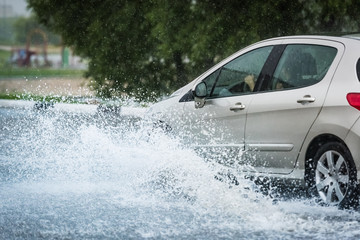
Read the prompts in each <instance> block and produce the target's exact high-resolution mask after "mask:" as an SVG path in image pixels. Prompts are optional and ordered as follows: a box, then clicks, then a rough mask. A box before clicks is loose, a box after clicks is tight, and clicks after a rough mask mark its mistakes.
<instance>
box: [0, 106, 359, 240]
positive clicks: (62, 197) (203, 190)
mask: <svg viewBox="0 0 360 240" xmlns="http://www.w3.org/2000/svg"><path fill="white" fill-rule="evenodd" d="M30 105H31V104H27V107H17V106H6V107H0V239H359V238H360V214H359V211H354V210H353V211H350V210H347V211H345V210H338V209H337V208H335V207H324V206H319V205H317V204H316V203H315V201H314V200H312V199H306V198H304V199H302V198H301V199H288V200H278V201H276V199H273V198H272V197H269V196H266V195H264V194H262V193H260V192H259V191H257V186H255V185H254V184H253V183H252V182H251V181H249V180H246V179H244V178H242V177H241V176H240V175H239V173H237V172H234V171H233V170H232V169H227V168H226V167H224V166H222V165H218V164H215V163H210V162H206V161H204V160H203V159H202V158H200V157H199V156H198V155H196V154H195V152H194V151H193V150H192V149H188V148H186V147H184V146H182V145H181V144H180V142H179V141H178V140H177V139H176V138H171V137H169V136H167V135H164V134H162V133H160V132H158V133H153V134H151V135H149V134H148V133H149V129H147V128H146V127H145V126H143V125H142V123H141V120H139V119H140V118H141V111H137V110H136V109H131V108H129V109H127V110H128V111H129V112H131V114H130V115H131V116H130V117H128V116H126V114H125V112H122V113H121V114H122V115H121V116H122V117H118V116H116V117H114V115H109V114H107V113H98V112H97V111H96V107H94V106H87V105H80V106H79V105H76V106H74V105H63V106H59V107H58V106H55V107H54V108H53V109H49V111H39V110H34V109H33V108H32V107H31V106H30ZM134 115H135V116H136V117H135V118H134V117H133V116H134ZM219 172H231V173H232V174H234V175H235V176H238V175H239V178H238V179H239V185H231V184H229V183H227V182H221V181H219V180H217V179H216V178H215V177H214V176H216V175H217V174H218V173H219Z"/></svg>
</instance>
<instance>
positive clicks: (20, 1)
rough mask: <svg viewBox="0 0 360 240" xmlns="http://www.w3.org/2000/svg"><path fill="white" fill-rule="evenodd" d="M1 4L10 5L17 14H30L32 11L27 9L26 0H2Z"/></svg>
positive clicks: (0, 0)
mask: <svg viewBox="0 0 360 240" xmlns="http://www.w3.org/2000/svg"><path fill="white" fill-rule="evenodd" d="M0 5H10V6H12V7H13V11H14V13H15V14H16V15H22V16H29V15H30V11H29V10H27V8H26V6H27V2H26V0H0Z"/></svg>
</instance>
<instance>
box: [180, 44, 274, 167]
mask: <svg viewBox="0 0 360 240" xmlns="http://www.w3.org/2000/svg"><path fill="white" fill-rule="evenodd" d="M272 48H273V47H272V46H265V47H261V48H256V49H252V50H249V51H247V52H245V53H243V54H241V55H240V56H238V57H236V58H235V59H233V60H231V61H230V62H227V63H225V64H224V65H222V66H220V67H218V68H217V69H215V70H213V71H212V72H211V73H210V74H208V75H206V77H204V78H203V79H202V80H201V81H203V82H205V83H206V86H207V97H206V103H205V105H204V106H203V107H202V108H198V109H195V106H194V102H187V103H185V104H184V112H185V116H184V119H185V124H186V125H190V126H193V128H192V129H193V132H192V133H191V134H189V136H191V139H189V142H191V143H192V144H193V146H194V147H195V148H196V149H197V150H198V151H201V153H203V155H205V156H206V157H208V158H215V160H217V161H221V162H222V163H224V164H233V163H235V162H238V161H239V160H240V157H241V154H242V152H243V150H244V130H245V124H246V112H247V109H248V106H249V105H250V102H251V99H252V97H253V94H252V93H253V91H254V86H255V84H256V82H257V79H258V76H259V75H260V73H261V70H262V68H263V66H264V64H265V62H266V60H267V58H268V57H269V55H270V53H271V51H272ZM245 79H246V80H245Z"/></svg>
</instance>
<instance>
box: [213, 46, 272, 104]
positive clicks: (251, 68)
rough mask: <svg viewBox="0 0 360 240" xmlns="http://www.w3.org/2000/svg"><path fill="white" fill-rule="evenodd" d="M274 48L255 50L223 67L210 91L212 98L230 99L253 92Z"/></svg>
mask: <svg viewBox="0 0 360 240" xmlns="http://www.w3.org/2000/svg"><path fill="white" fill-rule="evenodd" d="M272 48H273V47H272V46H269V47H263V48H259V49H256V50H253V51H251V52H248V53H245V54H244V55H241V56H240V57H238V58H236V59H234V60H233V61H231V62H229V63H227V64H225V65H224V66H222V67H221V68H220V69H219V70H218V71H219V73H217V74H218V76H217V79H216V81H215V86H214V87H212V88H211V90H210V91H211V92H210V97H212V98H217V97H229V96H236V95H242V94H244V93H249V92H252V91H253V90H254V87H255V84H256V81H257V78H258V77H259V74H260V72H261V69H262V68H263V66H264V64H265V61H266V59H267V58H268V56H269V54H270V52H271V50H272ZM208 88H209V85H208Z"/></svg>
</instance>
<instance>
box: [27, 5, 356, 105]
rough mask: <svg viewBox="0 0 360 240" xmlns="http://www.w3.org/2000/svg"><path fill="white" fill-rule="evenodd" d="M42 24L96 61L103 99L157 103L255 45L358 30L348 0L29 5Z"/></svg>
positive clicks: (93, 68)
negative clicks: (282, 38)
mask: <svg viewBox="0 0 360 240" xmlns="http://www.w3.org/2000/svg"><path fill="white" fill-rule="evenodd" d="M28 3H29V7H30V8H31V9H33V10H34V12H35V13H36V15H37V18H38V20H39V21H40V22H41V23H42V24H44V25H45V26H47V27H49V28H50V29H52V30H54V31H55V32H57V33H59V34H60V35H61V36H62V38H63V41H64V43H65V44H66V45H69V46H72V47H74V49H75V51H76V53H77V54H79V55H81V56H83V57H86V58H88V59H89V61H90V62H89V69H88V72H87V76H89V77H92V78H93V79H94V81H93V82H94V86H95V88H96V89H97V91H98V93H99V95H102V96H106V97H110V96H123V95H124V94H126V95H130V96H134V97H136V98H138V99H141V100H143V99H151V100H153V99H155V97H157V96H159V95H161V94H164V93H168V92H170V91H172V90H174V89H176V88H178V87H180V86H182V85H184V84H186V83H187V82H189V81H190V80H191V79H193V78H194V77H196V76H197V75H198V74H200V73H201V72H203V71H204V70H205V69H207V68H209V67H210V66H212V65H214V64H215V63H217V62H218V61H220V60H221V59H223V58H225V57H226V56H228V55H230V54H231V53H233V52H235V51H237V50H239V49H240V48H242V47H244V46H246V45H248V44H251V43H254V42H256V41H259V40H262V39H266V38H270V37H277V36H283V35H293V34H309V33H310V34H313V33H319V32H329V31H336V32H342V31H358V30H359V21H358V12H359V10H360V9H359V3H357V2H355V1H351V0H345V1H343V3H341V4H340V3H339V1H336V0H328V1H320V0H309V1H305V0H294V1H287V0H266V1H264V0H263V1H261V0H258V1H254V0H242V1H238V0H181V1H180V0H175V1H169V0H152V1H145V0H138V1H129V0H86V1H85V0H78V1H72V0H28Z"/></svg>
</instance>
